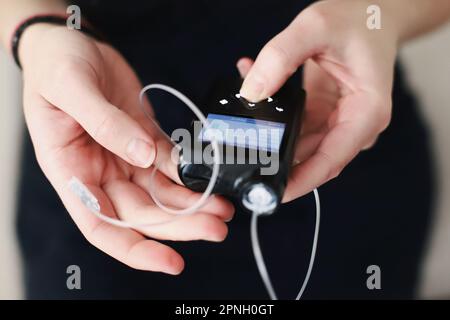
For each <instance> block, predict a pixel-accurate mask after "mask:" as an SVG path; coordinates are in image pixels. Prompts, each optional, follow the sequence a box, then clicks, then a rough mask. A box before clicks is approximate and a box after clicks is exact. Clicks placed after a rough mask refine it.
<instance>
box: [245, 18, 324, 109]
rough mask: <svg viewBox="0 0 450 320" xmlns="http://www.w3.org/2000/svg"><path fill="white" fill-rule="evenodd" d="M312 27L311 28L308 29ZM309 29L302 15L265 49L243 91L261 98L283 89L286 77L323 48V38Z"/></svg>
mask: <svg viewBox="0 0 450 320" xmlns="http://www.w3.org/2000/svg"><path fill="white" fill-rule="evenodd" d="M307 29H309V30H307ZM314 33H316V32H314V31H313V30H312V28H307V27H306V23H305V21H303V20H302V19H301V15H300V16H298V17H297V19H295V20H294V21H293V22H292V23H291V24H290V25H289V26H288V27H287V28H286V29H284V30H283V31H282V32H281V33H279V34H278V35H276V36H275V37H274V38H273V39H271V40H270V41H269V42H268V43H267V44H266V45H265V46H264V48H263V49H262V50H261V52H260V53H259V55H258V57H257V58H256V61H255V63H254V64H253V67H252V68H251V69H250V71H249V73H248V74H247V77H246V78H245V80H244V82H243V84H242V88H241V91H240V94H241V95H242V96H243V97H245V98H246V99H247V100H249V101H252V102H258V101H261V100H263V99H265V98H267V97H269V96H271V95H272V94H274V93H275V92H277V91H278V89H280V88H281V86H282V85H283V84H284V83H285V82H286V80H287V79H288V78H289V77H290V76H291V75H292V74H293V73H294V72H295V71H296V70H297V68H298V67H299V66H300V65H302V64H303V63H304V62H305V61H306V60H307V59H308V58H310V57H311V56H313V55H314V54H315V53H316V52H317V51H318V49H319V48H320V43H319V41H320V40H319V38H320V37H318V36H317V35H316V34H314Z"/></svg>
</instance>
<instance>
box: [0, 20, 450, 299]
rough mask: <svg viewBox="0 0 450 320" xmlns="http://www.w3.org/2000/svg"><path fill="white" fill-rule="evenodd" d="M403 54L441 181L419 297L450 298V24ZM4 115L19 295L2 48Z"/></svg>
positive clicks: (0, 143)
mask: <svg viewBox="0 0 450 320" xmlns="http://www.w3.org/2000/svg"><path fill="white" fill-rule="evenodd" d="M401 57H402V61H403V64H404V65H405V67H406V73H407V76H408V80H409V83H410V85H411V87H412V88H413V89H414V91H415V93H416V95H417V97H418V98H419V101H420V102H421V105H422V107H423V114H424V115H425V117H426V120H427V121H428V123H429V125H430V127H431V128H432V134H433V137H434V153H435V159H436V162H437V167H438V178H439V183H440V186H439V187H440V193H439V195H438V197H437V199H438V202H437V205H436V210H437V212H436V220H435V221H434V224H433V232H432V236H431V238H430V239H429V243H428V251H427V256H426V260H425V261H424V264H423V270H422V282H421V287H420V292H419V298H425V299H431V298H438V299H450V25H448V26H447V27H446V28H442V29H440V30H438V31H437V32H435V33H433V34H431V35H428V36H426V37H423V38H421V39H418V40H416V41H414V42H411V43H410V44H408V45H407V46H406V47H404V48H403V49H402V52H401ZM0 121H1V125H0V155H1V166H0V177H1V179H0V197H1V198H0V199H1V201H0V299H20V298H22V297H23V290H22V285H21V264H20V255H19V253H18V250H17V244H16V237H15V226H14V218H15V194H16V187H17V182H18V181H17V177H18V175H19V158H20V148H21V145H20V143H19V142H20V141H21V134H22V129H23V126H24V121H23V116H22V108H21V86H20V73H19V72H18V70H17V68H16V67H15V65H13V63H12V61H11V59H9V58H7V57H6V55H5V53H4V52H1V51H0ZM405 214H408V213H407V212H405ZM400 232H401V230H400Z"/></svg>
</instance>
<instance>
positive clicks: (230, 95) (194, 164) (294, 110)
mask: <svg viewBox="0 0 450 320" xmlns="http://www.w3.org/2000/svg"><path fill="white" fill-rule="evenodd" d="M296 79H297V77H292V78H291V79H289V80H288V81H287V82H286V84H285V85H284V86H283V87H282V88H281V89H280V90H279V91H278V92H277V93H276V94H275V95H273V96H272V97H270V98H268V99H266V100H263V101H260V102H258V103H251V102H249V101H247V100H246V99H244V98H243V97H241V96H240V95H239V89H240V87H241V85H242V79H240V78H239V79H227V80H222V81H219V82H218V83H217V84H216V85H215V86H214V87H213V89H212V90H211V91H210V94H209V95H208V99H207V101H206V103H204V104H202V108H201V109H202V111H203V112H204V114H205V116H206V118H207V120H208V122H210V121H211V118H213V119H217V118H220V119H225V121H227V119H232V120H233V121H234V120H237V121H238V122H234V123H235V124H236V123H238V124H239V121H243V122H244V123H247V124H248V123H250V125H254V126H255V127H257V128H259V129H261V126H259V124H261V123H262V124H263V126H264V124H267V123H268V124H276V126H277V127H278V128H283V132H282V136H281V138H280V139H279V141H278V142H279V144H278V145H276V144H277V143H275V145H272V146H274V148H268V147H267V146H266V148H264V150H262V149H261V148H260V146H259V145H258V144H257V146H254V145H253V146H252V145H251V143H247V144H246V145H242V144H240V145H239V144H237V143H229V141H225V140H222V141H219V139H217V140H216V141H218V143H219V149H220V159H221V164H220V169H219V175H218V179H217V181H216V184H215V186H214V189H213V193H216V194H221V195H224V196H225V197H227V198H232V199H233V200H237V201H238V202H239V203H240V204H241V205H243V208H244V209H246V210H247V211H251V210H250V209H249V208H248V206H245V205H244V204H245V203H243V201H244V198H245V197H246V196H248V193H249V192H250V190H251V189H252V188H253V187H254V186H255V185H259V186H264V188H265V190H268V191H269V193H271V195H272V197H273V199H272V202H275V203H274V204H273V205H271V206H270V209H269V211H270V212H267V213H271V212H274V211H275V210H276V209H277V208H278V206H279V204H280V202H281V199H282V197H283V193H284V190H285V187H286V184H287V179H288V175H289V171H290V168H291V166H292V162H293V157H294V152H295V147H296V142H297V137H298V135H299V133H300V125H301V118H302V115H303V109H304V102H305V92H304V91H303V90H302V89H301V85H300V81H296ZM210 124H211V123H210ZM247 128H248V127H247ZM190 130H191V131H190V133H191V134H190V137H191V141H189V143H187V144H186V143H180V144H179V145H180V146H181V157H180V159H181V161H180V164H179V166H178V173H179V176H180V179H181V180H182V182H183V183H184V184H185V185H186V186H187V187H188V188H189V189H191V190H194V191H198V192H202V191H204V190H205V189H206V187H207V185H208V182H209V181H210V177H211V174H212V168H213V164H212V163H210V162H207V161H205V160H204V151H205V148H207V146H208V145H209V148H211V146H210V141H206V140H205V139H204V135H203V134H204V133H201V134H199V132H198V130H197V132H195V126H194V122H193V124H192V126H191V128H190ZM241 133H245V131H244V132H243V131H241ZM246 138H249V137H246ZM253 138H254V137H253ZM257 138H259V136H258V137H257ZM249 139H250V138H249ZM247 142H248V141H247ZM195 146H197V147H195ZM188 149H189V150H188ZM255 156H256V157H257V158H255ZM263 158H264V159H263ZM199 159H200V161H199ZM264 169H265V171H266V172H264ZM267 173H269V174H267ZM256 199H257V200H256V201H259V200H258V198H256Z"/></svg>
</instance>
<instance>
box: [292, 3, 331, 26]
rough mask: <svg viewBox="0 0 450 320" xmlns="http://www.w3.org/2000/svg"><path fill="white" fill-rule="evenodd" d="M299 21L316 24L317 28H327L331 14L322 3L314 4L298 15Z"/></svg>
mask: <svg viewBox="0 0 450 320" xmlns="http://www.w3.org/2000/svg"><path fill="white" fill-rule="evenodd" d="M298 20H299V21H303V22H305V23H307V24H309V23H311V24H313V25H314V28H315V30H325V29H327V28H328V25H329V21H330V14H329V12H327V10H326V8H325V7H323V6H321V5H320V4H316V5H312V6H310V7H309V8H307V9H306V10H304V11H303V12H302V13H301V14H300V15H299V17H298Z"/></svg>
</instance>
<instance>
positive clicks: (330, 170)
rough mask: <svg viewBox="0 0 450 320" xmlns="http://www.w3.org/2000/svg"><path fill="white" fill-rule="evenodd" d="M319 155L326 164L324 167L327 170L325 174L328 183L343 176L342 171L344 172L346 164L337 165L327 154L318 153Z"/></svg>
mask: <svg viewBox="0 0 450 320" xmlns="http://www.w3.org/2000/svg"><path fill="white" fill-rule="evenodd" d="M317 155H318V156H319V157H320V158H321V160H322V161H323V162H324V167H325V168H327V169H326V173H325V180H326V181H329V180H333V179H335V178H337V177H338V176H339V175H340V174H341V172H342V170H344V167H345V164H342V163H337V162H336V161H334V160H333V159H332V158H331V157H330V156H329V155H328V154H327V153H325V152H323V151H318V152H317Z"/></svg>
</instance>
